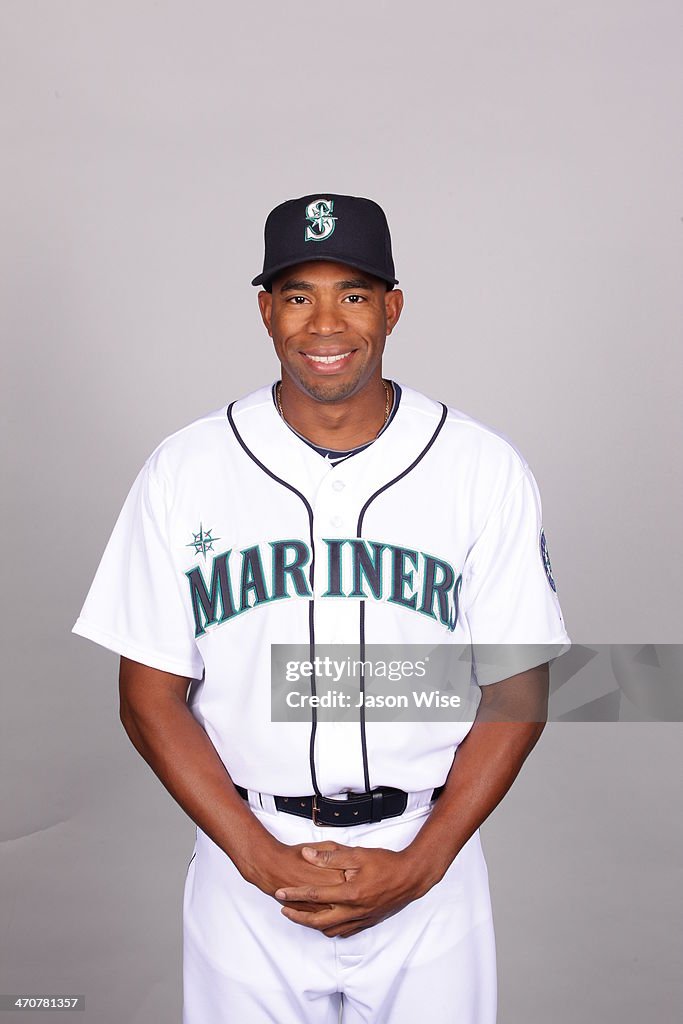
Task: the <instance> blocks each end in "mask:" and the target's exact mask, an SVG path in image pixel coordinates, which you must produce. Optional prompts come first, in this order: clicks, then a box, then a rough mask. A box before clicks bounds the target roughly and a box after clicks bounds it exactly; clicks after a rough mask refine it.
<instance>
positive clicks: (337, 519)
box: [330, 516, 344, 526]
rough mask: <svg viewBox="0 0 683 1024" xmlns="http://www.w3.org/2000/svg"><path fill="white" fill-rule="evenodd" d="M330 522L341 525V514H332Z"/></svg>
mask: <svg viewBox="0 0 683 1024" xmlns="http://www.w3.org/2000/svg"><path fill="white" fill-rule="evenodd" d="M330 522H331V523H332V525H333V526H341V525H342V523H343V522H344V520H343V519H342V517H341V516H332V518H331V519H330Z"/></svg>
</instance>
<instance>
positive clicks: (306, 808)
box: [235, 785, 445, 827]
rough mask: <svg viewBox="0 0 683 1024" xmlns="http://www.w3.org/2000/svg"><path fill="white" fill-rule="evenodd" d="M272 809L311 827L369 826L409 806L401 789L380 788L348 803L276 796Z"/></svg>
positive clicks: (353, 795)
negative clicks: (310, 824) (307, 823)
mask: <svg viewBox="0 0 683 1024" xmlns="http://www.w3.org/2000/svg"><path fill="white" fill-rule="evenodd" d="M235 789H236V790H237V792H238V793H239V795H240V796H241V797H242V799H243V800H248V799H249V794H248V792H247V790H246V789H245V788H244V786H237V785H235ZM444 789H445V786H437V787H436V789H435V790H434V792H433V793H432V800H438V798H439V797H440V796H441V794H442V793H443V791H444ZM273 799H274V800H275V806H276V807H277V809H278V811H284V812H285V814H296V815H297V817H299V818H308V819H309V820H310V821H312V822H313V824H314V825H331V826H334V825H338V826H340V827H348V826H349V825H368V824H370V823H371V822H375V821H382V820H383V819H384V818H397V817H398V815H399V814H403V812H404V811H405V809H406V806H407V804H408V794H407V793H405V792H404V791H403V790H402V789H393V788H392V787H391V786H383V787H380V788H379V789H373V790H372V791H371V792H370V793H349V795H348V799H347V800H332V799H330V797H327V796H276V797H274V798H273Z"/></svg>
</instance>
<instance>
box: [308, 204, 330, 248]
mask: <svg viewBox="0 0 683 1024" xmlns="http://www.w3.org/2000/svg"><path fill="white" fill-rule="evenodd" d="M333 209H334V199H316V200H314V201H313V202H312V203H309V204H308V206H307V207H306V220H308V221H310V224H307V225H306V234H305V235H304V239H305V241H307V242H322V240H323V239H324V238H329V237H330V235H331V234H332V232H333V231H334V228H335V221H336V220H337V218H336V217H332V216H331V213H332V210H333Z"/></svg>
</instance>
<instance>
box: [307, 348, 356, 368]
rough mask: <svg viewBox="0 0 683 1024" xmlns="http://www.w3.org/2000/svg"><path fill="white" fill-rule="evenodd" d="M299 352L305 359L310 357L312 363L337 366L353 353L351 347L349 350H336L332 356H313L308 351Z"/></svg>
mask: <svg viewBox="0 0 683 1024" xmlns="http://www.w3.org/2000/svg"><path fill="white" fill-rule="evenodd" d="M301 354H302V355H303V356H304V357H305V358H306V359H310V360H311V362H312V363H320V364H323V365H325V366H339V365H340V364H341V363H343V362H344V360H345V359H348V358H349V356H350V355H353V349H351V350H350V351H349V352H338V353H337V354H336V355H333V356H313V355H310V354H309V353H308V352H302V353H301Z"/></svg>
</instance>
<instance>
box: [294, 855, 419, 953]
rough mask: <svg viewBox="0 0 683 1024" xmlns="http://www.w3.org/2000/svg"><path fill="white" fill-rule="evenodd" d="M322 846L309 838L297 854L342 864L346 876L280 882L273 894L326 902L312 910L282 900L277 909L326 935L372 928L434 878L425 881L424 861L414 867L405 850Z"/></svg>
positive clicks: (345, 934)
mask: <svg viewBox="0 0 683 1024" xmlns="http://www.w3.org/2000/svg"><path fill="white" fill-rule="evenodd" d="M326 846H327V847H328V848H327V849H324V850H322V849H320V848H319V847H318V845H317V844H316V843H310V844H308V845H307V846H305V847H304V848H303V849H302V851H301V854H302V856H303V857H304V858H305V859H306V860H307V861H308V862H309V864H316V865H319V866H320V867H324V868H338V869H341V870H342V871H343V872H344V875H345V877H346V881H345V882H342V883H341V884H340V885H320V886H316V885H307V886H300V887H291V888H289V887H287V888H282V889H278V890H277V892H276V893H275V898H276V899H278V900H280V901H281V902H283V903H285V904H287V903H289V902H292V903H294V902H301V901H305V902H307V903H320V904H326V906H325V907H324V908H323V907H321V909H320V910H316V911H308V910H307V911H303V910H294V909H293V908H292V907H288V906H284V907H283V908H282V913H283V914H284V916H285V917H287V918H288V919H289V920H290V921H294V922H295V923H296V924H303V925H306V926H307V927H308V928H315V929H317V930H318V931H321V932H323V933H324V934H325V935H327V936H329V937H330V938H336V937H338V938H347V937H348V936H349V935H355V934H356V933H357V932H361V931H363V929H364V928H371V927H372V926H373V925H375V924H378V923H379V922H380V921H383V920H384V919H385V918H386V917H390V916H391V915H392V914H396V913H398V911H399V910H402V909H403V907H405V906H407V905H408V904H409V903H412V902H413V900H416V899H419V898H420V896H423V895H424V894H425V893H426V892H427V891H428V890H429V889H430V888H431V885H432V884H433V882H432V883H428V882H427V872H426V871H425V870H424V865H423V866H422V869H421V870H418V868H417V865H416V864H415V863H414V862H413V860H412V858H411V857H410V854H409V852H408V850H402V851H401V852H399V853H396V852H394V851H393V850H383V849H379V850H378V849H369V848H367V847H358V846H341V845H340V844H338V843H335V844H334V847H333V848H330V844H329V843H327V844H326ZM329 904H332V907H331V908H330V906H329Z"/></svg>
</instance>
